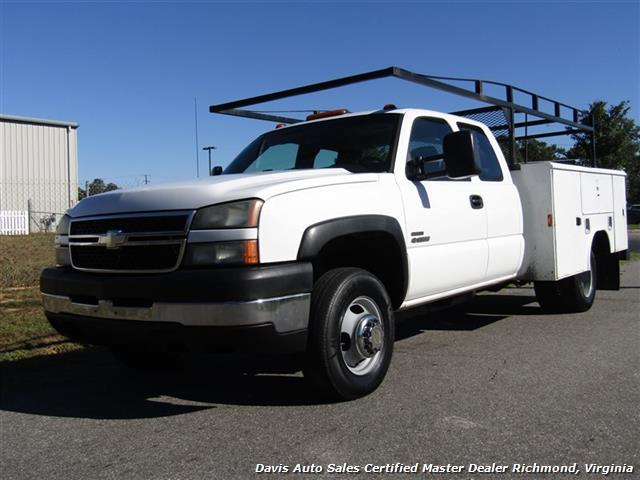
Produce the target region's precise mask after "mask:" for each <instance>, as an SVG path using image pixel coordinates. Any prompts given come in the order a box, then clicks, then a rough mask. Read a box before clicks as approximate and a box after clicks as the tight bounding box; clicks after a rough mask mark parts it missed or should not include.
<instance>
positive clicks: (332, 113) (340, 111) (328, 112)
mask: <svg viewBox="0 0 640 480" xmlns="http://www.w3.org/2000/svg"><path fill="white" fill-rule="evenodd" d="M345 113H349V110H347V109H346V108H338V109H336V110H321V111H318V112H314V113H312V114H311V115H309V116H308V117H307V120H317V119H318V118H326V117H336V116H338V115H344V114H345Z"/></svg>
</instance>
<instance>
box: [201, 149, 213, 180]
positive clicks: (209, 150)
mask: <svg viewBox="0 0 640 480" xmlns="http://www.w3.org/2000/svg"><path fill="white" fill-rule="evenodd" d="M215 149H216V147H214V146H213V145H209V146H208V147H204V148H203V149H202V150H207V151H208V152H209V175H211V150H215Z"/></svg>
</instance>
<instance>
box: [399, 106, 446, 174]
mask: <svg viewBox="0 0 640 480" xmlns="http://www.w3.org/2000/svg"><path fill="white" fill-rule="evenodd" d="M451 131H452V130H451V127H449V124H448V123H447V122H445V121H444V120H442V119H440V118H426V117H425V118H416V119H415V121H414V122H413V126H412V127H411V137H410V139H409V152H408V154H407V161H410V160H416V159H418V158H422V159H423V161H424V163H423V165H424V166H423V172H424V173H425V175H426V177H427V178H440V179H446V178H447V169H446V166H445V164H444V157H443V154H442V143H443V141H444V137H445V136H446V135H447V134H449V133H451Z"/></svg>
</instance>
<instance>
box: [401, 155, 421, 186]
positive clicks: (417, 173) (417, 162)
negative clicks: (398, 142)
mask: <svg viewBox="0 0 640 480" xmlns="http://www.w3.org/2000/svg"><path fill="white" fill-rule="evenodd" d="M422 164H423V161H422V157H418V158H413V159H411V160H409V161H408V162H407V166H406V167H405V168H406V175H407V178H408V179H409V180H411V181H414V180H420V179H421V178H422V176H423V174H422Z"/></svg>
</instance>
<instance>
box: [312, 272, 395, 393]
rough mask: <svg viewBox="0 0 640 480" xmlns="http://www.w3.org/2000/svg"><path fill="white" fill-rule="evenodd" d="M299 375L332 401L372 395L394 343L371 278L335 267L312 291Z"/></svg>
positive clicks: (384, 304)
mask: <svg viewBox="0 0 640 480" xmlns="http://www.w3.org/2000/svg"><path fill="white" fill-rule="evenodd" d="M310 321H311V324H310V328H309V345H308V351H307V358H306V365H305V368H304V376H305V378H307V379H308V380H309V381H310V383H311V384H312V386H313V387H315V388H316V389H317V390H319V391H321V392H322V393H323V394H324V395H326V396H328V397H329V398H331V399H333V400H351V399H354V398H359V397H363V396H365V395H367V394H369V393H371V392H373V391H374V390H375V389H376V388H377V387H378V385H380V383H381V382H382V380H383V379H384V376H385V374H386V373H387V369H388V368H389V363H390V362H391V356H392V354H393V341H394V339H395V329H394V327H395V325H394V323H395V322H394V317H393V308H392V306H391V300H390V299H389V295H388V294H387V292H386V290H385V288H384V286H383V285H382V283H381V282H380V280H378V279H377V278H376V277H375V276H374V275H372V274H370V273H369V272H367V271H365V270H361V269H358V268H337V269H334V270H330V271H329V272H327V273H325V274H324V275H323V276H322V277H320V279H318V281H317V282H316V285H315V286H314V289H313V293H312V300H311V316H310Z"/></svg>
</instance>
